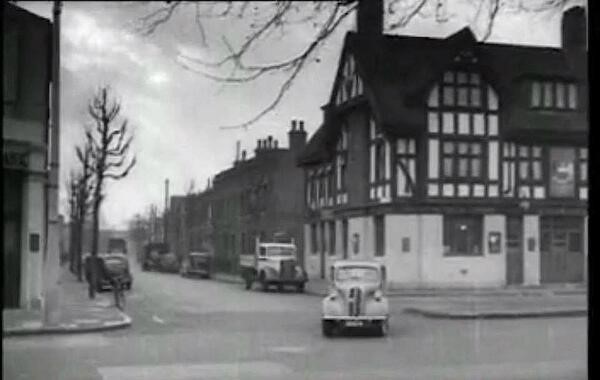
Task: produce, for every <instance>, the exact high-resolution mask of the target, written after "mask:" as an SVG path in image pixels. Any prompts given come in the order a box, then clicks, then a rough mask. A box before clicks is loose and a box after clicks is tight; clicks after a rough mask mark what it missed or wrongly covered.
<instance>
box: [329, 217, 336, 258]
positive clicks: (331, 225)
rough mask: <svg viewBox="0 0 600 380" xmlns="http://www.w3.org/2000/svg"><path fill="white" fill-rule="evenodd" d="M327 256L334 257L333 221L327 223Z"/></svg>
mask: <svg viewBox="0 0 600 380" xmlns="http://www.w3.org/2000/svg"><path fill="white" fill-rule="evenodd" d="M329 255H330V256H334V255H335V221H330V222H329Z"/></svg>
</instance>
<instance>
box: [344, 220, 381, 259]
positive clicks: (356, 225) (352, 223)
mask: <svg viewBox="0 0 600 380" xmlns="http://www.w3.org/2000/svg"><path fill="white" fill-rule="evenodd" d="M354 234H358V236H359V246H358V253H355V252H354V243H353V236H354ZM373 235H374V222H373V217H372V216H361V217H356V218H350V219H348V238H349V239H350V241H349V242H348V259H356V260H362V259H371V258H373V257H374V252H375V240H374V236H373Z"/></svg>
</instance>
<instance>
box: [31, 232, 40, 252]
mask: <svg viewBox="0 0 600 380" xmlns="http://www.w3.org/2000/svg"><path fill="white" fill-rule="evenodd" d="M29 250H30V251H31V252H32V253H37V252H39V251H40V234H29Z"/></svg>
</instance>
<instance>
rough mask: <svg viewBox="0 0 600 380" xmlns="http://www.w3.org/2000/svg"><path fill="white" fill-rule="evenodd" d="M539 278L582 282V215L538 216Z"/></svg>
mask: <svg viewBox="0 0 600 380" xmlns="http://www.w3.org/2000/svg"><path fill="white" fill-rule="evenodd" d="M540 230H541V235H540V236H541V244H540V251H541V252H540V253H541V263H540V264H541V282H542V283H543V284H547V283H578V282H583V271H584V254H583V243H584V242H583V218H582V217H570V216H544V217H542V218H541V223H540Z"/></svg>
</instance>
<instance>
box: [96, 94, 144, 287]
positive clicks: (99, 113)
mask: <svg viewBox="0 0 600 380" xmlns="http://www.w3.org/2000/svg"><path fill="white" fill-rule="evenodd" d="M109 92H110V89H109V88H108V87H101V88H99V89H98V92H97V93H96V94H95V95H94V97H93V99H92V100H91V101H90V103H89V105H88V114H89V116H90V117H91V119H92V120H93V121H94V124H95V125H94V126H93V127H91V128H89V129H88V130H87V131H86V137H87V142H88V145H89V146H90V152H89V154H90V157H91V162H92V165H91V170H92V172H93V177H94V187H93V192H92V252H91V255H92V263H93V265H92V266H91V281H90V287H89V288H90V293H89V295H90V298H94V297H95V295H96V282H97V276H98V268H97V265H96V264H97V261H98V260H97V256H98V235H99V228H100V226H99V218H100V206H101V204H102V201H103V199H104V196H105V194H104V185H105V181H106V180H108V179H111V180H120V179H122V178H125V177H126V176H127V175H128V174H129V172H130V171H131V169H132V168H133V167H134V166H135V163H136V158H135V155H133V156H132V155H131V154H130V147H131V142H132V141H133V134H131V132H130V131H129V129H128V123H127V119H123V120H119V119H120V113H121V103H120V102H119V101H118V100H115V99H114V98H112V97H111V96H110V94H109Z"/></svg>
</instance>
